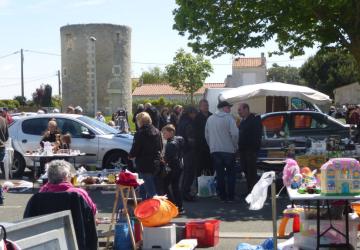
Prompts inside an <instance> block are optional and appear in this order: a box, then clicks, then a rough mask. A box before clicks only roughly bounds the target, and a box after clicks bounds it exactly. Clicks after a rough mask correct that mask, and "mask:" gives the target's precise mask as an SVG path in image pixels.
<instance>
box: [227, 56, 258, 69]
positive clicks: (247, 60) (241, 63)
mask: <svg viewBox="0 0 360 250" xmlns="http://www.w3.org/2000/svg"><path fill="white" fill-rule="evenodd" d="M232 66H233V67H236V68H256V67H261V66H263V63H262V59H261V57H243V58H241V57H239V58H236V59H235V60H234V61H233V64H232Z"/></svg>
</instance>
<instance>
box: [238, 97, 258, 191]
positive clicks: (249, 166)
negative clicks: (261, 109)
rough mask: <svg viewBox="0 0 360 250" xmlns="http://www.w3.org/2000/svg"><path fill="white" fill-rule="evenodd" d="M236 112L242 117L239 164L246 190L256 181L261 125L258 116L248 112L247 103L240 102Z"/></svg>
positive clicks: (250, 188) (249, 189)
mask: <svg viewBox="0 0 360 250" xmlns="http://www.w3.org/2000/svg"><path fill="white" fill-rule="evenodd" d="M238 113H239V115H240V117H241V118H242V120H241V122H240V125H239V152H240V164H241V167H242V168H243V169H244V171H245V175H246V181H247V185H248V192H251V190H252V188H253V187H254V185H255V184H256V182H257V170H256V161H257V154H258V151H259V149H260V146H261V135H262V125H261V119H260V117H259V116H255V115H254V114H253V113H250V107H249V105H248V104H247V103H241V104H240V105H239V108H238Z"/></svg>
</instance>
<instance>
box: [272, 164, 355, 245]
mask: <svg viewBox="0 0 360 250" xmlns="http://www.w3.org/2000/svg"><path fill="white" fill-rule="evenodd" d="M283 182H284V185H285V186H286V189H287V193H288V195H289V198H290V200H291V201H292V207H291V208H288V209H286V210H285V211H284V217H285V216H287V215H286V213H287V212H288V211H289V210H292V211H293V212H294V213H293V218H297V220H298V221H299V223H300V224H301V226H299V227H298V228H297V229H294V227H293V230H294V231H293V232H294V244H295V246H296V247H300V248H303V249H319V248H323V247H346V248H347V249H350V248H351V247H356V244H357V230H358V225H359V220H358V216H357V214H356V213H351V208H350V207H351V205H353V203H352V202H355V201H358V200H360V164H359V162H358V161H357V160H356V159H354V158H332V159H330V160H329V161H327V162H323V164H322V166H321V167H320V168H318V169H315V170H313V171H312V170H310V168H308V167H303V168H300V167H299V165H298V164H297V162H296V161H295V160H292V159H288V160H287V161H286V166H285V168H284V172H283ZM355 204H356V203H355ZM294 223H295V220H294ZM285 226H286V223H285V224H284V223H282V224H281V225H280V228H279V235H283V230H284V227H285Z"/></svg>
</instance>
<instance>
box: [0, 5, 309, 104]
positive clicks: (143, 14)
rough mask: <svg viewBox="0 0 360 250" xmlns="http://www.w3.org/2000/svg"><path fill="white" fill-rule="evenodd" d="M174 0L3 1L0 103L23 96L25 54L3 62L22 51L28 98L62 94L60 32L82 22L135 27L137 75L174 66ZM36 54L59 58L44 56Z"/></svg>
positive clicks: (217, 77) (217, 69)
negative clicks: (48, 91)
mask: <svg viewBox="0 0 360 250" xmlns="http://www.w3.org/2000/svg"><path fill="white" fill-rule="evenodd" d="M175 7H176V5H175V1H173V0H151V1H148V0H132V1H130V0H128V1H119V0H0V45H1V46H0V99H10V98H13V97H14V96H15V95H20V89H21V88H20V54H19V53H17V54H13V55H10V56H8V57H3V56H6V55H8V54H11V53H13V52H17V51H19V50H20V49H21V48H23V49H24V50H30V51H25V52H24V58H25V61H24V78H25V95H26V96H27V97H28V98H29V97H30V96H31V93H32V92H34V90H35V89H36V88H37V87H38V86H40V84H42V83H48V84H50V85H52V87H53V93H54V94H57V93H58V86H57V76H56V71H57V70H60V68H61V60H60V56H59V54H60V27H61V26H63V25H67V24H78V23H113V24H120V25H127V26H130V27H131V28H132V38H131V39H132V48H131V53H132V76H133V77H137V76H139V75H140V74H141V72H142V71H143V70H148V69H149V68H150V67H154V66H160V67H164V64H168V63H171V62H172V58H173V57H174V55H175V52H176V51H177V50H178V49H179V48H185V49H186V50H187V51H191V50H190V49H189V48H188V47H187V40H186V38H185V37H181V36H179V35H178V34H177V32H176V31H175V30H173V29H172V25H173V17H172V10H173V9H174V8H175ZM274 49H276V44H275V43H274V42H269V43H268V44H266V46H265V47H264V48H258V49H246V50H244V51H243V53H245V56H247V57H254V56H256V57H257V56H260V53H261V52H265V54H266V53H267V52H269V51H273V50H274ZM31 51H37V52H46V53H53V54H55V55H47V54H39V53H34V52H31ZM315 53H316V49H308V50H306V54H305V56H301V57H296V58H295V59H294V60H290V59H289V56H288V55H284V56H273V57H271V58H267V61H268V65H267V66H268V67H270V66H271V65H272V64H273V63H274V62H276V63H278V64H280V65H289V64H290V65H292V66H297V67H298V66H301V64H302V63H303V62H304V61H305V60H306V58H307V57H309V56H311V55H314V54H315ZM231 60H232V56H231V55H224V56H222V57H220V58H217V59H216V60H211V62H212V63H213V67H214V73H213V74H212V75H211V76H210V77H209V78H208V79H207V80H206V82H223V81H224V79H225V77H226V75H228V74H231Z"/></svg>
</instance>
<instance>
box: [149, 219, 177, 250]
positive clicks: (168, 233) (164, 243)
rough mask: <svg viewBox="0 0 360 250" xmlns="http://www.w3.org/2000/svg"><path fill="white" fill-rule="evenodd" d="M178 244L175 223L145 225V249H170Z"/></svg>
mask: <svg viewBox="0 0 360 250" xmlns="http://www.w3.org/2000/svg"><path fill="white" fill-rule="evenodd" d="M175 244H176V228H175V224H171V225H166V226H162V227H144V231H143V250H148V249H154V248H155V249H170V248H171V247H172V246H174V245H175Z"/></svg>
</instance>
